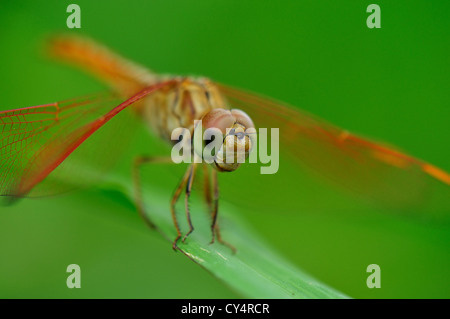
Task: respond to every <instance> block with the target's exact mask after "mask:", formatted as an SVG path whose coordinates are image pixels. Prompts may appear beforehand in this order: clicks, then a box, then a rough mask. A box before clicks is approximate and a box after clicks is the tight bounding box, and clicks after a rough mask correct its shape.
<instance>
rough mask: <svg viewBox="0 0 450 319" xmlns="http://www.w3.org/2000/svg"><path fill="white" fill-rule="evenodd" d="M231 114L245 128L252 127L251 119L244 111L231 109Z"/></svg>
mask: <svg viewBox="0 0 450 319" xmlns="http://www.w3.org/2000/svg"><path fill="white" fill-rule="evenodd" d="M231 115H233V117H234V118H235V119H236V122H237V123H239V124H241V125H242V126H244V128H245V129H249V128H254V127H255V125H254V124H253V121H252V119H251V118H250V116H248V114H247V113H245V112H244V111H241V110H238V109H233V110H231Z"/></svg>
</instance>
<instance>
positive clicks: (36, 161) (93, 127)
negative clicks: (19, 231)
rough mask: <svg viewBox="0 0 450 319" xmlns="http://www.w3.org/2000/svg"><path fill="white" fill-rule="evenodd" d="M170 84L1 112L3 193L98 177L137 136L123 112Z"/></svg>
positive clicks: (52, 188) (40, 190) (41, 191)
mask: <svg viewBox="0 0 450 319" xmlns="http://www.w3.org/2000/svg"><path fill="white" fill-rule="evenodd" d="M170 83H171V82H163V83H159V84H157V85H153V86H150V87H148V88H146V89H144V90H143V91H141V92H139V93H138V94H136V95H134V96H133V97H131V98H129V99H127V100H126V101H124V102H122V103H121V100H120V99H119V98H118V97H117V96H116V95H114V94H110V93H108V94H101V95H95V96H89V97H85V98H81V99H74V100H69V101H63V102H57V103H52V104H46V105H40V106H33V107H27V108H21V109H15V110H9V111H2V112H0V132H1V133H0V195H2V196H8V197H10V198H15V197H21V196H25V195H27V196H43V195H48V194H54V193H60V192H63V191H66V190H67V189H68V188H71V187H80V186H84V185H87V184H89V183H91V182H93V181H95V180H97V179H98V178H99V177H100V176H101V175H102V174H103V173H104V172H105V171H107V170H108V169H109V168H111V167H112V165H113V164H114V163H116V162H117V160H118V159H119V158H120V155H121V153H122V152H123V149H124V147H126V146H127V144H128V143H129V141H130V139H129V138H130V137H131V136H132V135H131V134H130V132H131V131H132V128H133V125H131V126H128V127H126V128H125V129H121V128H124V126H126V123H128V121H126V118H127V117H126V115H127V114H126V113H127V112H123V113H121V112H122V111H123V110H124V109H126V108H127V107H128V106H130V105H135V103H136V102H138V101H139V100H141V99H142V98H143V97H145V96H146V95H148V94H151V93H153V92H155V91H157V90H159V89H161V88H162V87H164V86H167V85H169V84H170ZM119 113H121V114H120V115H119ZM108 122H110V123H108ZM106 123H108V125H105V124H106ZM94 133H96V134H94ZM93 134H94V136H92V138H90V137H91V135H93ZM88 138H89V140H88ZM81 145H82V147H80V146H81ZM50 173H52V174H50Z"/></svg>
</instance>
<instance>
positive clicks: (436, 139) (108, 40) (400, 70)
mask: <svg viewBox="0 0 450 319" xmlns="http://www.w3.org/2000/svg"><path fill="white" fill-rule="evenodd" d="M70 3H72V1H20V2H13V1H2V2H1V4H0V26H1V28H0V48H1V51H0V57H1V59H0V72H1V77H0V93H1V94H0V109H10V108H16V107H21V106H31V105H37V104H43V103H49V102H53V101H56V100H62V99H67V98H70V97H74V96H78V95H83V94H87V93H91V92H95V91H98V90H102V89H104V86H103V85H102V84H101V83H99V82H98V81H96V80H95V79H92V78H90V77H89V76H87V75H85V74H83V73H81V72H78V71H76V70H74V69H72V68H68V67H65V66H63V65H61V64H58V63H53V62H51V61H49V60H48V59H45V57H43V54H42V42H43V40H44V38H45V37H46V36H48V35H51V34H52V33H55V32H60V31H65V32H73V33H82V34H86V35H89V36H91V37H94V38H96V39H98V40H100V41H102V42H103V43H105V44H107V45H108V46H110V47H112V48H114V49H116V50H117V51H119V52H120V53H121V54H123V55H124V56H126V57H128V58H130V59H133V60H135V61H137V62H139V63H141V64H143V65H146V66H148V67H150V68H152V69H154V70H155V71H159V72H163V73H174V74H195V75H205V76H208V77H210V78H212V79H214V80H217V81H220V82H223V83H227V84H231V85H233V86H236V87H241V88H244V89H249V90H251V91H255V92H260V93H263V94H264V95H267V96H272V97H275V98H277V99H280V100H283V101H286V102H289V103H290V104H293V105H296V106H299V107H301V108H303V109H305V110H307V111H310V112H312V113H314V114H316V115H318V116H320V117H323V118H325V119H327V120H329V121H330V122H332V123H335V124H337V125H339V126H341V127H344V128H346V129H349V130H351V131H354V132H359V133H362V134H364V135H366V136H372V137H376V138H377V139H380V140H385V141H389V142H390V143H392V144H395V145H399V146H401V148H403V149H405V150H407V151H408V152H409V153H411V154H413V155H415V156H417V157H419V158H423V159H426V160H427V161H430V162H431V163H434V164H436V165H438V166H440V167H442V168H444V169H446V170H450V162H449V160H448V157H449V153H450V151H449V147H448V145H449V142H450V125H449V124H448V123H449V120H448V119H449V118H450V108H449V105H450V81H449V74H450V63H449V62H450V60H449V53H450V37H449V34H448V31H449V30H450V21H449V19H448V12H449V9H450V3H449V2H448V1H395V2H392V1H377V2H376V3H377V4H379V5H380V7H381V24H382V28H381V29H373V30H372V29H368V28H367V26H366V18H367V16H368V13H366V8H367V6H368V5H369V4H370V3H371V2H367V1H366V2H365V1H331V0H330V1H324V0H321V1H162V0H161V1H153V0H150V1H95V2H94V1H76V3H77V4H79V5H80V6H81V10H82V11H81V12H82V17H81V19H82V22H81V23H82V28H81V29H80V30H76V31H75V30H68V29H67V28H66V25H65V23H66V18H67V16H68V13H66V8H67V6H68V5H69V4H70ZM142 147H143V148H144V152H145V145H142ZM155 174H158V172H156V173H155ZM159 174H161V175H155V180H157V179H158V178H161V179H162V178H164V175H162V174H163V173H159ZM167 191H168V192H172V189H171V188H168V189H167ZM293 200H295V199H293ZM318 200H320V199H318ZM287 205H289V203H287ZM168 208H169V207H168ZM365 211H370V210H369V209H366V210H365ZM0 212H1V214H0V297H3V298H11V297H64V298H65V297H69V298H70V297H76V298H80V297H100V298H102V297H149V298H170V297H172V298H228V297H230V298H232V297H240V296H239V295H237V294H236V293H235V292H233V291H231V290H230V289H228V288H227V287H226V285H223V284H222V283H221V282H219V281H217V280H216V279H215V278H213V277H212V276H211V275H210V274H208V273H206V272H205V271H204V270H203V269H201V268H200V267H198V266H197V265H196V264H194V263H192V262H191V261H190V260H188V259H187V258H185V257H184V256H182V255H181V254H176V253H174V252H173V251H172V249H171V248H170V245H169V244H168V243H167V242H166V241H164V240H162V239H161V238H160V237H159V236H158V235H157V234H156V233H153V232H150V231H148V230H147V229H146V227H145V226H144V224H143V223H142V222H141V220H140V219H139V217H138V216H137V214H136V212H135V209H134V207H133V206H132V204H131V203H129V202H128V201H126V200H125V199H124V198H122V197H120V196H117V194H111V193H105V192H102V191H100V190H91V191H83V192H78V193H75V194H70V195H67V196H61V197H60V196H58V197H55V198H50V199H45V200H23V201H21V202H20V203H19V204H17V205H15V206H11V207H1V208H0ZM167 213H169V209H168V211H167ZM245 218H247V219H248V220H249V221H250V222H251V223H253V225H254V226H255V228H256V229H257V230H258V231H259V232H260V233H261V234H263V235H264V236H265V237H266V238H267V241H268V242H269V243H271V244H272V245H273V246H274V247H275V248H276V249H277V250H278V251H280V252H281V253H282V254H284V255H285V256H286V257H287V258H288V259H290V260H291V261H292V262H293V263H295V264H296V265H298V266H299V267H301V268H303V269H305V270H306V271H308V272H310V273H311V274H312V275H314V276H315V277H317V278H318V279H320V280H322V281H323V282H325V283H327V284H329V285H331V286H332V287H334V288H336V289H338V290H340V291H342V292H344V293H346V294H348V295H349V296H351V297H357V298H391V297H413V298H419V297H422V298H423V297H439V298H443V297H445V298H449V297H450V275H449V274H448V269H449V268H450V254H449V249H448V247H449V243H450V232H449V230H450V228H449V226H448V224H442V223H439V222H423V221H421V220H420V219H406V218H402V217H399V216H396V215H395V216H390V215H385V214H378V213H377V212H375V211H374V212H373V214H372V213H369V214H356V213H354V214H348V215H345V214H344V215H343V216H340V214H314V213H308V212H305V213H304V214H303V213H297V214H281V215H277V214H268V215H264V216H261V214H259V212H257V211H252V210H248V211H247V212H246V215H245ZM71 263H77V264H79V265H80V266H81V269H82V278H83V279H82V287H83V288H82V289H78V290H77V289H73V290H70V289H67V287H66V284H65V280H66V277H67V273H66V272H65V269H66V267H67V265H68V264H71ZM372 263H377V264H379V265H380V266H381V270H382V288H381V289H368V288H367V286H366V278H367V275H368V274H367V273H366V267H367V265H369V264H372Z"/></svg>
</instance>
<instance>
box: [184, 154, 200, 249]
mask: <svg viewBox="0 0 450 319" xmlns="http://www.w3.org/2000/svg"><path fill="white" fill-rule="evenodd" d="M196 169H197V164H196V163H192V164H191V166H190V167H189V178H188V181H187V184H186V196H185V198H184V206H185V210H186V218H187V221H188V224H189V231H188V232H187V233H186V235H184V237H183V243H184V241H185V240H186V238H187V237H188V236H189V235H190V234H191V233H192V232H193V231H194V226H193V225H192V221H191V213H190V211H189V198H190V196H191V190H192V183H193V182H194V177H195V171H196Z"/></svg>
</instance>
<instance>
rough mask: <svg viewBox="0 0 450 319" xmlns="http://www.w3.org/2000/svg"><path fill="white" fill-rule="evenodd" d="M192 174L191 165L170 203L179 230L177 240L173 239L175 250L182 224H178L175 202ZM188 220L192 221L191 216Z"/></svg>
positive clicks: (173, 218) (176, 227) (174, 221)
mask: <svg viewBox="0 0 450 319" xmlns="http://www.w3.org/2000/svg"><path fill="white" fill-rule="evenodd" d="M190 174H191V167H189V168H188V169H187V171H186V173H185V174H184V176H183V178H182V179H181V181H180V183H179V184H178V186H177V188H176V189H175V192H174V194H173V197H172V201H171V203H170V210H171V213H172V220H173V224H174V225H175V229H176V230H177V237H176V238H175V240H174V241H173V244H172V248H173V249H174V250H176V249H177V242H178V240H179V239H180V238H181V230H180V226H179V225H178V220H177V215H176V211H175V204H176V203H177V201H178V198H179V197H180V194H181V191H182V190H183V187H184V186H185V185H186V184H188V182H189V176H190ZM188 221H189V223H190V217H189V218H188ZM191 225H192V224H191V223H190V227H191V228H192V226H191ZM192 229H193V228H192Z"/></svg>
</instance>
